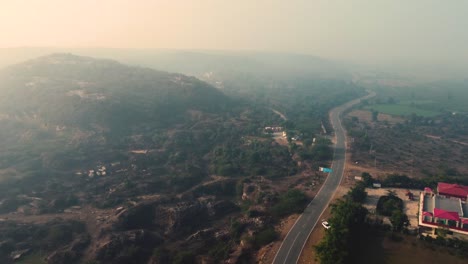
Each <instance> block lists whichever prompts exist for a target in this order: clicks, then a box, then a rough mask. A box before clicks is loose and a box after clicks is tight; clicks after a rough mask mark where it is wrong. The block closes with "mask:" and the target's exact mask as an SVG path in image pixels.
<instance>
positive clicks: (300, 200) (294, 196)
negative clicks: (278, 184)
mask: <svg viewBox="0 0 468 264" xmlns="http://www.w3.org/2000/svg"><path fill="white" fill-rule="evenodd" d="M306 203H307V197H306V196H305V194H304V193H303V192H301V191H299V190H297V189H292V190H289V191H288V192H286V193H285V194H283V195H281V196H280V197H279V200H278V202H277V203H276V204H275V205H274V206H273V207H271V209H270V210H271V213H272V215H273V216H276V217H283V216H287V215H290V214H293V213H300V212H302V210H304V207H305V205H306Z"/></svg>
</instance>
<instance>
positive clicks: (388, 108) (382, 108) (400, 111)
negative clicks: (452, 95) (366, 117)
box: [366, 104, 440, 117]
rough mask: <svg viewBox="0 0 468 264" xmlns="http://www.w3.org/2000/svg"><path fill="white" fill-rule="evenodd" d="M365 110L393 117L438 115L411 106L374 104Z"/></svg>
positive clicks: (435, 112)
mask: <svg viewBox="0 0 468 264" xmlns="http://www.w3.org/2000/svg"><path fill="white" fill-rule="evenodd" d="M366 109H370V110H375V111H378V112H379V113H383V114H389V115H395V116H409V115H412V114H416V115H419V116H424V117H432V116H437V115H439V114H440V112H438V111H431V110H426V109H420V108H417V107H414V106H411V105H405V104H374V105H370V106H367V107H366Z"/></svg>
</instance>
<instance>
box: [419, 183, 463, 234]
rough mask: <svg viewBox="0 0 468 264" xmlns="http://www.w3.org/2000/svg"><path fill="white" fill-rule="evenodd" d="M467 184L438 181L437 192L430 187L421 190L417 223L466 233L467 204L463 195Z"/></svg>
mask: <svg viewBox="0 0 468 264" xmlns="http://www.w3.org/2000/svg"><path fill="white" fill-rule="evenodd" d="M467 189H468V186H463V185H458V184H448V183H442V182H441V183H439V184H438V186H437V191H438V193H437V194H436V193H433V192H432V190H431V189H430V188H425V189H424V192H421V199H420V205H419V225H420V226H422V227H427V228H431V229H432V230H433V231H434V230H435V229H437V228H448V229H449V230H450V231H452V232H456V233H460V234H465V235H468V204H467V202H466V196H467V195H468V194H467V195H463V194H464V191H465V190H467Z"/></svg>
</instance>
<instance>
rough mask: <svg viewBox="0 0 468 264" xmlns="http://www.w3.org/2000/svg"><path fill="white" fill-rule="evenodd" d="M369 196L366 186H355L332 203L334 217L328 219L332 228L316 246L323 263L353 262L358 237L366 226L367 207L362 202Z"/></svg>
mask: <svg viewBox="0 0 468 264" xmlns="http://www.w3.org/2000/svg"><path fill="white" fill-rule="evenodd" d="M366 196H367V193H366V192H365V188H364V186H357V187H354V188H352V189H351V190H350V192H348V194H347V195H346V196H345V199H342V200H338V201H337V202H336V203H334V204H333V205H332V210H331V213H332V217H331V218H330V219H329V220H328V222H329V224H330V226H331V228H330V229H328V230H327V232H326V234H325V237H324V238H323V239H322V241H321V242H320V243H319V244H318V245H317V246H316V247H315V250H316V252H317V257H318V259H319V261H320V263H322V264H337V263H351V260H352V259H353V257H354V256H353V252H354V248H355V247H356V246H357V244H358V243H356V242H355V239H356V237H358V236H359V234H360V233H361V232H362V230H364V229H365V228H366V224H365V219H366V216H367V213H368V212H367V209H365V208H364V207H363V206H362V204H361V203H362V202H363V200H364V199H365V197H366Z"/></svg>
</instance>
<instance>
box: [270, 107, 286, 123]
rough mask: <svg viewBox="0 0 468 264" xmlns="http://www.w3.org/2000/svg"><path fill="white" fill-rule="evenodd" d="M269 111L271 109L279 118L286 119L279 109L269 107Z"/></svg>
mask: <svg viewBox="0 0 468 264" xmlns="http://www.w3.org/2000/svg"><path fill="white" fill-rule="evenodd" d="M271 111H273V112H274V113H275V114H277V115H279V116H280V117H281V119H283V120H284V121H288V118H287V117H286V116H285V115H284V114H283V113H281V112H280V111H278V110H275V109H273V108H271Z"/></svg>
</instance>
